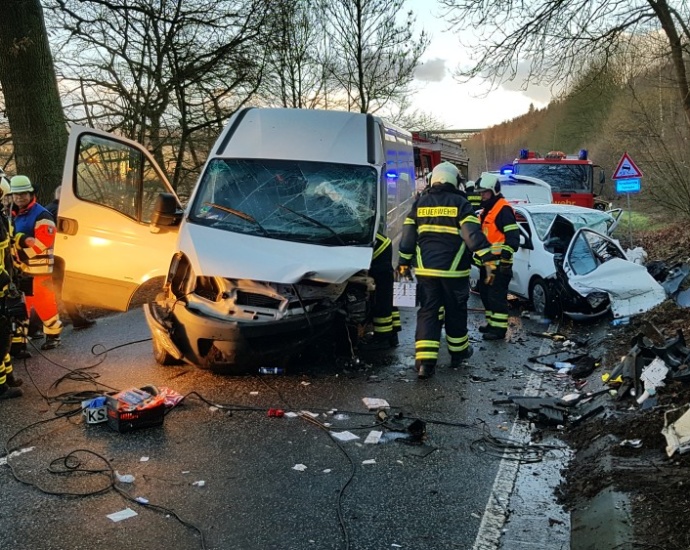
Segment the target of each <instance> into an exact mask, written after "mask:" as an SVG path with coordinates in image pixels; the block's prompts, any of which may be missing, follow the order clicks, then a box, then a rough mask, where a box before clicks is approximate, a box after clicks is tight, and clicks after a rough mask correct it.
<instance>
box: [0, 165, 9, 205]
mask: <svg viewBox="0 0 690 550" xmlns="http://www.w3.org/2000/svg"><path fill="white" fill-rule="evenodd" d="M9 192H10V180H8V179H7V174H5V171H4V170H3V169H2V168H0V198H2V197H4V196H5V195H8V194H9Z"/></svg>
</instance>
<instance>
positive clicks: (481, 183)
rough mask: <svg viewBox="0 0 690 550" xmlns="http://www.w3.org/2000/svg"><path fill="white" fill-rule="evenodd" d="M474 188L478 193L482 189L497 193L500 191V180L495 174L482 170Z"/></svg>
mask: <svg viewBox="0 0 690 550" xmlns="http://www.w3.org/2000/svg"><path fill="white" fill-rule="evenodd" d="M474 190H475V191H477V192H479V193H481V192H482V191H491V192H492V193H493V194H494V195H498V194H499V193H500V192H501V181H500V180H499V179H498V176H497V175H496V174H491V173H489V172H484V173H483V174H482V175H481V177H480V178H479V179H478V180H477V181H476V182H475V187H474Z"/></svg>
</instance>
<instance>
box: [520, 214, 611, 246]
mask: <svg viewBox="0 0 690 550" xmlns="http://www.w3.org/2000/svg"><path fill="white" fill-rule="evenodd" d="M557 215H561V216H563V217H564V218H566V219H567V220H568V221H570V222H571V223H572V224H573V226H574V228H575V230H577V229H580V228H581V227H588V228H590V229H594V230H595V231H598V232H599V233H603V234H604V235H606V234H608V230H609V228H610V227H611V226H612V225H613V223H614V219H613V217H611V216H610V215H609V214H607V213H606V212H600V211H599V210H593V209H592V210H591V211H588V212H583V211H570V212H568V211H562V212H535V213H532V222H533V223H534V227H535V229H536V230H537V235H538V236H539V238H540V239H541V240H544V238H545V237H546V235H547V233H548V232H549V228H550V227H551V224H552V223H553V220H554V219H555V218H556V216H557Z"/></svg>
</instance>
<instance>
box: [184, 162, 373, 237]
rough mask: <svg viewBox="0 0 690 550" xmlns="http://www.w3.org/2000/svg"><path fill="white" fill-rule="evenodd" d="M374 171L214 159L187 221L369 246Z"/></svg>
mask: <svg viewBox="0 0 690 550" xmlns="http://www.w3.org/2000/svg"><path fill="white" fill-rule="evenodd" d="M375 219H376V170H375V169H374V168H373V167H370V166H356V165H349V164H334V163H326V162H306V161H292V160H257V159H214V160H211V161H210V162H209V163H208V166H207V167H206V170H205V172H204V175H203V177H202V179H201V183H200V185H199V190H198V192H197V193H196V195H195V197H194V203H193V204H192V207H191V209H190V221H191V222H193V223H198V224H200V225H205V226H208V227H214V228H217V229H222V230H225V231H231V232H235V233H243V234H246V235H256V236H262V237H268V238H272V239H281V240H288V241H298V242H307V243H315V244H323V245H360V244H362V245H363V244H369V243H371V241H372V238H373V234H374V222H375Z"/></svg>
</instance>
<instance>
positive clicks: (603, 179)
mask: <svg viewBox="0 0 690 550" xmlns="http://www.w3.org/2000/svg"><path fill="white" fill-rule="evenodd" d="M605 182H606V174H604V171H603V170H600V171H599V183H601V184H602V185H604V183H605Z"/></svg>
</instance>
